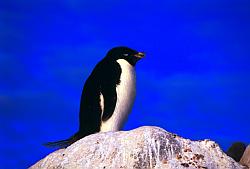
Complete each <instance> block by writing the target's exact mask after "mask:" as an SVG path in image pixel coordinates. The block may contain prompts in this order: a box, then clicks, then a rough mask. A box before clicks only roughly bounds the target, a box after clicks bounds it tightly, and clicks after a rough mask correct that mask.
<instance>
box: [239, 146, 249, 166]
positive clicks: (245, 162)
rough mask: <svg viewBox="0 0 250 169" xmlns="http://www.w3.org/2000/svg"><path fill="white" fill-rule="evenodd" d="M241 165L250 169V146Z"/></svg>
mask: <svg viewBox="0 0 250 169" xmlns="http://www.w3.org/2000/svg"><path fill="white" fill-rule="evenodd" d="M240 164H242V165H244V166H247V167H248V168H250V145H248V146H247V148H246V150H245V152H244V154H243V156H242V158H241V160H240Z"/></svg>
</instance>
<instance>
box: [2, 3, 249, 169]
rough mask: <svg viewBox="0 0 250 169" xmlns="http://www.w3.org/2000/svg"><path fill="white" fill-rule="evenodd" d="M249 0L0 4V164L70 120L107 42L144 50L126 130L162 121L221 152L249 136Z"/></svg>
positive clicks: (19, 160)
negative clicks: (210, 142)
mask: <svg viewBox="0 0 250 169" xmlns="http://www.w3.org/2000/svg"><path fill="white" fill-rule="evenodd" d="M249 9H250V2H249V1H247V0H245V1H243V0H240V1H223V0H219V1H218V0H217V1H215V0H210V1H207V0H205V1H187V0H184V1H141V0H139V1H136V2H134V1H132V0H128V1H112V0H107V1H80V0H66V1H53V0H52V1H30V0H27V1H20V0H10V1H5V2H0V80H1V83H0V137H1V139H0V141H1V144H0V152H1V153H0V168H27V167H28V166H30V165H31V164H33V163H34V162H36V161H37V160H39V159H41V158H42V157H44V156H45V155H47V154H48V153H50V152H52V151H53V150H51V149H47V148H45V147H43V146H42V143H44V142H47V141H53V140H60V139H64V138H68V137H69V136H71V135H72V134H73V133H74V132H76V131H77V128H78V110H79V102H80V96H81V90H82V87H83V84H84V81H85V80H86V78H87V77H88V75H89V74H90V72H91V70H92V69H93V67H94V66H95V64H96V63H97V62H98V61H100V60H101V59H102V58H103V57H104V56H105V54H106V52H107V51H108V50H109V49H110V48H112V47H115V46H120V45H122V46H128V47H131V48H134V49H137V50H139V51H145V52H146V58H145V59H144V60H141V62H140V63H138V65H137V67H136V71H137V97H136V101H135V105H134V108H133V111H132V113H131V115H130V116H129V119H128V121H127V123H126V125H125V127H124V130H130V129H133V128H136V127H139V126H143V125H154V126H160V127H162V128H164V129H166V130H168V131H171V132H174V133H177V134H178V135H180V136H183V137H185V138H190V139H193V140H199V139H205V138H209V139H212V140H215V141H216V142H218V143H219V144H220V146H221V147H222V148H223V149H224V150H226V149H227V148H228V147H229V145H230V144H231V143H232V142H234V141H243V142H245V143H249V142H250V136H249V133H250V126H249V125H248V124H249V119H250V114H249V112H250V108H249V104H250V88H249V86H250V76H249V73H250V66H249V65H250V52H249V47H250V41H249V39H250V32H249V30H250V22H249V21H250V10H249Z"/></svg>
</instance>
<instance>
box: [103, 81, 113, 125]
mask: <svg viewBox="0 0 250 169" xmlns="http://www.w3.org/2000/svg"><path fill="white" fill-rule="evenodd" d="M101 93H102V95H103V98H104V111H103V114H102V120H103V121H106V120H108V119H109V118H110V117H111V116H112V115H113V112H114V110H115V106H116V101H117V94H116V87H115V86H114V87H110V86H109V87H104V88H103V89H102V92H101Z"/></svg>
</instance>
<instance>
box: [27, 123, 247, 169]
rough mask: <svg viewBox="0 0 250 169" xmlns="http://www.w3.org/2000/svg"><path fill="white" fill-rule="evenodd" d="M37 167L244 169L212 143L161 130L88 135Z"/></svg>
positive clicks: (34, 168) (151, 129) (86, 168)
mask: <svg viewBox="0 0 250 169" xmlns="http://www.w3.org/2000/svg"><path fill="white" fill-rule="evenodd" d="M36 168H39V169H40V168H69V169H71V168H74V169H77V168H84V169H94V168H97V169H104V168H105V169H107V168H113V169H120V168H127V169H132V168H137V169H148V168H166V169H176V168H178V169H189V168H199V169H241V168H243V166H241V165H240V164H238V163H237V162H235V161H234V160H233V159H232V158H230V157H228V156H227V155H226V154H225V153H224V152H223V151H222V150H221V149H220V147H219V146H218V145H217V144H216V143H215V142H213V141H210V140H204V141H191V140H189V139H184V138H181V137H179V136H177V135H175V134H172V133H169V132H167V131H165V130H163V129H161V128H158V127H146V126H145V127H140V128H137V129H135V130H131V131H119V132H107V133H97V134H92V135H89V136H87V137H85V138H83V139H81V140H79V141H77V142H75V143H74V144H72V145H71V146H69V147H68V148H66V149H60V150H57V151H55V152H53V153H51V154H49V155H48V156H47V157H45V158H44V159H42V160H40V161H39V162H37V163H36V164H35V165H33V166H32V167H31V169H36Z"/></svg>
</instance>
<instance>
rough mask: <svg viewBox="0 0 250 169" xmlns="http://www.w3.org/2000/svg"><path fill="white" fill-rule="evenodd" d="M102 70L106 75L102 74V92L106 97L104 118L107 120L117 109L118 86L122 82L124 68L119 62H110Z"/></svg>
mask: <svg viewBox="0 0 250 169" xmlns="http://www.w3.org/2000/svg"><path fill="white" fill-rule="evenodd" d="M101 72H104V76H101V93H102V95H103V98H104V110H103V114H102V120H103V121H106V120H107V119H109V118H110V117H111V116H112V115H113V113H114V110H115V106H116V101H117V93H116V87H117V85H118V84H119V83H120V75H121V72H122V70H121V67H120V65H119V64H118V63H117V62H110V63H107V65H106V67H105V69H103V70H102V71H101Z"/></svg>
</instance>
